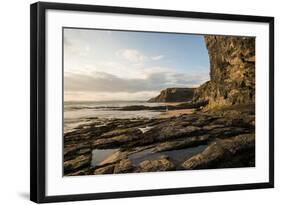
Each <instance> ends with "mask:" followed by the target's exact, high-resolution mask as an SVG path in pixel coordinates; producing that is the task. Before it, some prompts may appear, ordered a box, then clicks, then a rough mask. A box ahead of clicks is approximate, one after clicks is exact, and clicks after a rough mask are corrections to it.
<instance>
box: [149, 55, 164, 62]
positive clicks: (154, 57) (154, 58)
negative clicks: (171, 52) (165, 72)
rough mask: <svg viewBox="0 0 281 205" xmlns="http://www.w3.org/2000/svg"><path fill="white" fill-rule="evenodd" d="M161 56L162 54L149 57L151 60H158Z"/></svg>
mask: <svg viewBox="0 0 281 205" xmlns="http://www.w3.org/2000/svg"><path fill="white" fill-rule="evenodd" d="M162 58H164V56H163V55H159V56H152V57H151V59H152V60H155V61H157V60H160V59H162Z"/></svg>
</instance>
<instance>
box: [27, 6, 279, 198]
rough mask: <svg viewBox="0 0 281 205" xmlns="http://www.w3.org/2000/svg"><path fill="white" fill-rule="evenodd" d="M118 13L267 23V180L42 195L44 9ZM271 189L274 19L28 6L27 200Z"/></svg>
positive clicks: (43, 191)
mask: <svg viewBox="0 0 281 205" xmlns="http://www.w3.org/2000/svg"><path fill="white" fill-rule="evenodd" d="M48 9H54V10H67V11H86V12H100V13H120V14H129V15H149V16H163V17H164V16H166V17H180V18H194V19H215V20H230V21H231V20H233V21H247V22H263V23H267V24H269V51H268V52H269V181H268V182H263V183H249V184H238V185H237V184H236V185H234V184H230V185H220V186H203V187H190V188H171V189H158V190H141V191H133V190H132V191H125V192H109V193H89V194H74V195H59V196H46V190H45V187H46V179H45V176H46V173H45V172H46V169H45V168H46V167H45V157H46V155H45V150H46V149H45V146H46V138H45V133H46V128H45V116H46V93H45V89H46V81H45V73H46V68H45V61H46V59H45V48H46V47H45V35H46V30H45V25H46V21H45V20H46V10H48ZM273 187H274V18H273V17H264V16H248V15H229V14H217V13H202V12H187V11H173V10H156V9H144V8H126V7H111V6H96V5H82V4H65V3H47V2H38V3H34V4H32V5H31V7H30V199H31V200H32V201H34V202H37V203H45V202H62V201H77V200H97V199H109V198H123V197H140V196H154V195H170V194H186V193H198V192H215V191H216V192H217V191H231V190H245V189H260V188H273Z"/></svg>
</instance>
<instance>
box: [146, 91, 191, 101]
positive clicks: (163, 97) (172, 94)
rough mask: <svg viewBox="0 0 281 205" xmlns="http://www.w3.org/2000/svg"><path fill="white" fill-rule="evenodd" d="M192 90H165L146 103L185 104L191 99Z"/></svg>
mask: <svg viewBox="0 0 281 205" xmlns="http://www.w3.org/2000/svg"><path fill="white" fill-rule="evenodd" d="M193 93H194V88H167V89H165V90H162V91H161V93H160V94H159V95H158V96H156V97H154V98H151V99H149V100H148V102H185V101H190V100H192V98H193Z"/></svg>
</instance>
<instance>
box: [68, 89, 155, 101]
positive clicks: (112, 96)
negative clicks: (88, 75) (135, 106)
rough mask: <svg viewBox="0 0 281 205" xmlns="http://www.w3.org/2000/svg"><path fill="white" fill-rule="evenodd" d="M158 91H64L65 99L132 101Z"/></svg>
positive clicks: (150, 96) (147, 97) (153, 95)
mask: <svg viewBox="0 0 281 205" xmlns="http://www.w3.org/2000/svg"><path fill="white" fill-rule="evenodd" d="M158 94H159V93H158V92H157V91H144V92H135V93H128V92H116V93H111V92H91V91H83V92H82V91H81V92H72V91H65V92H64V100H65V101H120V100H123V101H134V100H139V101H143V100H147V99H150V98H152V97H155V96H156V95H158Z"/></svg>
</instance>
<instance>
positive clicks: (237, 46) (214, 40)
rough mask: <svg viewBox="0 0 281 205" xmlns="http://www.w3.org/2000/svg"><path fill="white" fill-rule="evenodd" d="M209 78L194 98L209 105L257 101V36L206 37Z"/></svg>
mask: <svg viewBox="0 0 281 205" xmlns="http://www.w3.org/2000/svg"><path fill="white" fill-rule="evenodd" d="M205 43H206V46H207V49H208V53H209V58H210V81H208V82H206V83H204V84H203V85H201V86H200V87H199V88H198V89H196V90H195V93H194V100H195V101H199V100H208V101H209V105H210V106H211V105H214V104H215V105H217V104H222V105H233V104H248V103H253V102H255V38H253V37H233V36H214V35H207V36H205Z"/></svg>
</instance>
